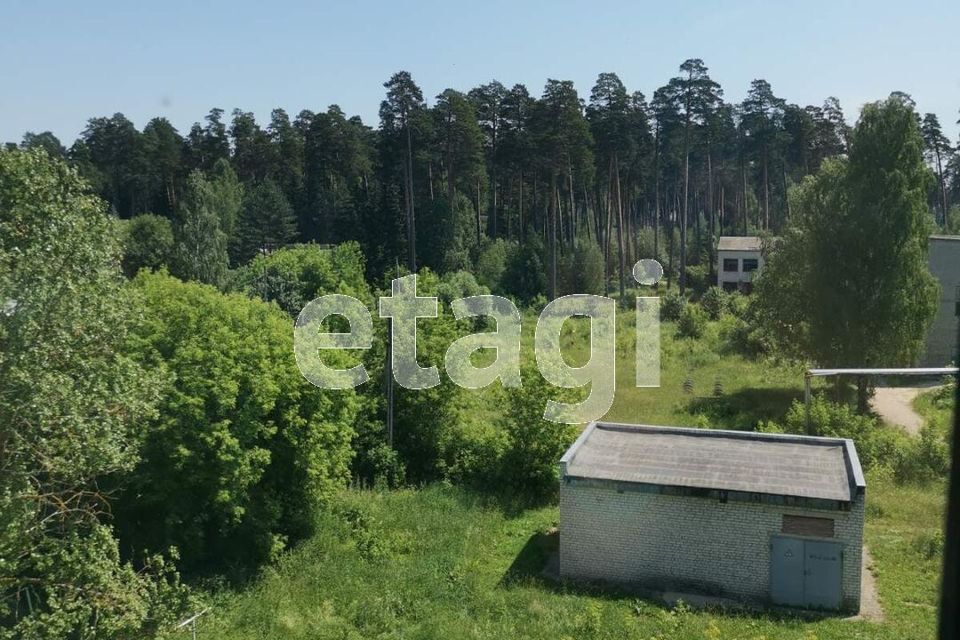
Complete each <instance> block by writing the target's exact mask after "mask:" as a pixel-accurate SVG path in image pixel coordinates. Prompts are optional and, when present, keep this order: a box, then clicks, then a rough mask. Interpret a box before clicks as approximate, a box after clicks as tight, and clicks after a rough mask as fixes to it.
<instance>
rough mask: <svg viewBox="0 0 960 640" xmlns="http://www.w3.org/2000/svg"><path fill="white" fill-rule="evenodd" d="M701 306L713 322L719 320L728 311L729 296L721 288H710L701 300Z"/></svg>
mask: <svg viewBox="0 0 960 640" xmlns="http://www.w3.org/2000/svg"><path fill="white" fill-rule="evenodd" d="M700 306H701V307H703V310H704V311H706V312H707V316H709V318H710V319H711V320H719V319H720V316H722V315H723V314H724V313H726V311H727V294H726V293H724V291H723V289H721V288H720V287H710V288H709V289H707V291H706V293H704V294H703V296H702V297H701V298H700Z"/></svg>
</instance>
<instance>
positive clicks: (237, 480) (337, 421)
mask: <svg viewBox="0 0 960 640" xmlns="http://www.w3.org/2000/svg"><path fill="white" fill-rule="evenodd" d="M132 285H133V287H134V289H135V290H136V292H137V293H138V294H140V295H141V296H142V298H143V301H144V321H143V323H142V324H141V326H139V327H138V330H137V335H136V339H135V340H134V341H133V353H134V354H135V356H136V357H137V359H138V360H139V361H141V362H143V363H144V364H146V365H147V366H150V367H152V368H155V369H159V370H160V371H163V372H165V373H166V375H165V384H164V387H163V390H162V393H161V400H160V406H159V413H158V416H157V417H156V418H155V419H153V420H152V421H150V422H148V423H146V424H145V425H144V427H143V429H142V431H141V439H142V459H141V461H140V463H139V464H138V465H137V467H136V468H135V469H134V470H133V472H132V473H131V474H130V475H129V478H128V479H127V483H126V484H127V490H126V491H125V492H124V494H123V496H122V497H121V499H120V501H119V503H118V507H117V509H116V511H115V514H116V521H117V526H118V529H119V530H120V531H121V532H122V534H123V535H124V536H125V537H126V539H127V540H128V541H129V544H130V547H131V548H133V549H148V550H156V549H166V548H167V547H169V546H176V547H178V548H179V549H180V552H181V556H182V557H183V560H184V563H185V566H188V567H198V566H205V565H208V564H209V563H213V562H216V563H217V564H218V565H219V564H222V565H227V566H229V565H231V564H237V565H249V564H255V563H257V562H260V561H264V560H267V559H269V558H271V557H273V556H274V555H275V554H276V553H277V552H278V551H280V550H281V549H282V548H283V547H284V546H285V545H286V543H287V541H288V540H291V539H296V538H299V537H301V536H303V535H305V534H307V533H308V532H309V530H310V527H311V525H312V523H313V516H314V513H315V510H316V509H317V508H318V507H319V506H320V505H321V504H322V501H323V500H324V499H325V498H326V497H328V496H329V495H331V493H332V492H333V491H335V490H336V489H337V488H338V487H341V486H343V485H344V484H345V482H346V480H347V479H348V477H349V471H348V469H349V463H350V458H351V456H352V452H351V450H350V441H351V437H352V436H353V427H352V425H353V422H354V419H355V416H356V415H357V412H358V409H359V405H360V399H359V398H358V396H357V395H356V394H355V393H354V392H353V391H343V390H340V391H324V390H320V389H318V388H315V387H313V386H311V385H310V384H309V383H308V382H307V381H306V380H305V379H304V378H303V377H302V376H301V374H300V371H299V370H298V368H297V365H296V362H295V361H294V356H293V334H292V331H291V323H290V318H289V317H288V316H287V315H286V314H284V313H282V312H281V311H280V310H278V309H277V308H276V307H274V306H272V305H266V304H263V303H261V302H259V301H256V300H250V299H248V298H246V297H245V296H241V295H223V294H221V293H219V292H217V291H216V290H215V289H213V288H212V287H209V286H205V285H198V284H188V283H183V282H180V281H179V280H176V279H175V278H173V277H170V276H167V275H165V274H150V273H148V272H141V273H140V274H139V275H138V276H137V278H136V279H134V281H133V283H132ZM325 360H326V361H327V364H329V365H330V366H336V367H338V368H344V367H348V366H351V365H352V364H353V363H352V362H350V361H349V356H347V355H346V354H344V353H342V352H336V351H334V352H330V353H329V354H325Z"/></svg>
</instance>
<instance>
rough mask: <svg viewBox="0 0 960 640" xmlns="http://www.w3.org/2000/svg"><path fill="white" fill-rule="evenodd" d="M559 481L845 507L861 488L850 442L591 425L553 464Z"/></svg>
mask: <svg viewBox="0 0 960 640" xmlns="http://www.w3.org/2000/svg"><path fill="white" fill-rule="evenodd" d="M560 467H561V475H562V476H563V477H567V478H583V479H593V480H600V481H609V482H612V483H614V484H620V483H628V484H630V483H633V484H643V485H657V486H661V487H679V488H686V489H708V490H709V489H715V490H720V491H732V492H744V493H750V494H768V495H774V496H786V497H790V498H810V499H818V500H837V501H841V502H852V501H853V499H854V498H855V497H856V495H857V494H858V493H861V492H862V491H863V488H864V487H865V482H864V479H863V472H862V470H861V468H860V462H859V459H858V458H857V452H856V449H855V447H854V445H853V442H852V441H850V440H844V439H839V438H817V437H812V436H798V435H786V434H770V433H754V432H746V431H721V430H714V429H687V428H677V427H658V426H648V425H628V424H615V423H599V422H595V423H591V424H590V425H589V426H588V427H587V428H586V429H585V430H584V431H583V433H581V434H580V437H579V438H578V439H577V441H576V442H575V443H574V444H573V446H571V447H570V449H568V450H567V452H566V453H565V454H564V456H563V458H562V459H561V461H560Z"/></svg>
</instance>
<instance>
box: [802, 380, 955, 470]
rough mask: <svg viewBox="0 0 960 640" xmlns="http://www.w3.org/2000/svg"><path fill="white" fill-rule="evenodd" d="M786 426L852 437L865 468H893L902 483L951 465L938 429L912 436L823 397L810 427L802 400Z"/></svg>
mask: <svg viewBox="0 0 960 640" xmlns="http://www.w3.org/2000/svg"><path fill="white" fill-rule="evenodd" d="M785 427H786V430H787V431H788V432H791V433H810V434H812V435H818V436H828V437H833V438H850V439H851V440H853V441H854V443H855V444H856V447H857V453H858V454H859V457H860V462H861V463H862V464H863V466H864V467H865V468H868V469H869V468H874V467H885V468H887V469H890V471H892V472H893V474H894V477H895V478H896V479H897V481H899V482H926V481H929V480H932V479H936V478H943V477H945V476H946V473H947V471H948V470H949V467H950V462H949V447H948V446H947V442H946V441H945V440H944V438H943V437H942V435H940V434H938V433H937V432H936V431H935V430H934V429H930V428H928V427H924V428H923V429H921V431H920V437H918V438H916V437H911V436H909V435H907V434H906V433H904V432H903V431H901V430H900V429H897V428H894V427H885V426H883V425H881V424H880V423H879V422H878V421H877V419H876V418H874V417H872V416H869V415H859V414H857V413H856V412H855V411H854V410H853V409H852V408H851V407H849V406H847V405H845V404H837V403H835V402H830V401H828V400H825V399H824V398H822V397H819V396H818V397H814V398H813V400H812V401H811V403H810V427H809V429H808V428H807V423H806V412H805V409H804V405H803V403H802V402H799V401H795V402H794V403H793V405H792V406H791V407H790V410H789V411H788V412H787V415H786V418H785Z"/></svg>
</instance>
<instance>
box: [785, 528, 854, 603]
mask: <svg viewBox="0 0 960 640" xmlns="http://www.w3.org/2000/svg"><path fill="white" fill-rule="evenodd" d="M770 554H771V555H770V599H771V600H772V601H773V602H774V603H775V604H782V605H786V606H791V607H817V608H821V609H839V608H840V598H841V578H842V574H843V546H842V545H841V543H839V542H825V541H820V540H805V539H803V538H791V537H788V536H775V537H774V538H773V541H772V544H771V549H770Z"/></svg>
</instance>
